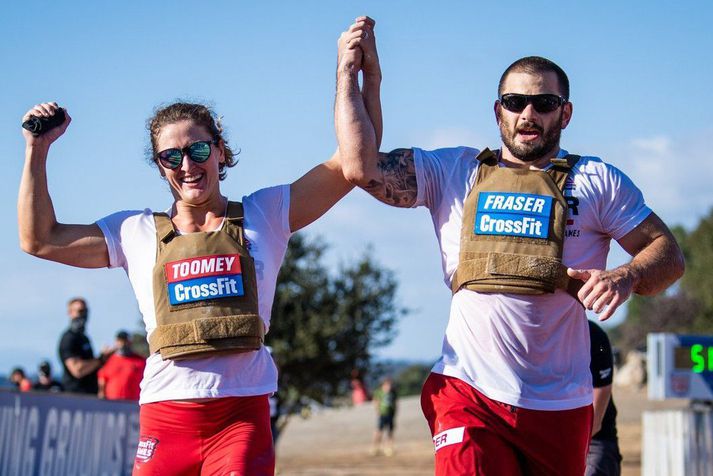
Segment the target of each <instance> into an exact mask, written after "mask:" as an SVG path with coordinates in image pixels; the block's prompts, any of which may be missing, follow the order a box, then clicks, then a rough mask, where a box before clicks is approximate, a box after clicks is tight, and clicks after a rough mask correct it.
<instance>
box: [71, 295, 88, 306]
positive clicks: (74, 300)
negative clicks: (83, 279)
mask: <svg viewBox="0 0 713 476" xmlns="http://www.w3.org/2000/svg"><path fill="white" fill-rule="evenodd" d="M75 302H81V303H82V304H84V307H87V301H86V300H85V299H84V298H81V297H73V298H72V299H70V300H69V301H68V302H67V307H69V306H71V305H72V304H74V303H75Z"/></svg>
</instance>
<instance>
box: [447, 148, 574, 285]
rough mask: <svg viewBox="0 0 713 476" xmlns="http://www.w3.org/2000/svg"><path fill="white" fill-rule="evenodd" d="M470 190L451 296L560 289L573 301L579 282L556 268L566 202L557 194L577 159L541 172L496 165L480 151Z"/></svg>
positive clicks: (559, 263) (556, 162) (555, 163)
mask: <svg viewBox="0 0 713 476" xmlns="http://www.w3.org/2000/svg"><path fill="white" fill-rule="evenodd" d="M477 160H478V161H479V162H480V165H479V167H478V175H477V178H476V181H475V184H474V186H473V188H472V189H471V191H470V193H468V196H467V197H466V200H465V203H464V204H463V225H462V228H461V238H460V254H459V258H458V267H457V268H456V272H455V275H454V276H453V280H452V283H451V289H452V291H453V293H455V292H457V291H458V290H459V289H460V288H462V287H464V288H467V289H470V290H473V291H478V292H482V293H513V294H544V293H552V292H554V291H555V289H557V288H560V289H564V290H566V291H567V292H568V293H569V294H570V295H572V296H573V297H574V298H575V299H577V291H578V290H579V289H580V288H581V286H582V284H583V283H582V282H581V281H576V280H570V279H569V277H568V276H567V267H566V266H564V265H563V264H562V248H563V244H564V232H565V225H566V220H567V201H566V200H565V198H564V195H563V194H562V191H563V189H564V185H565V180H566V179H567V176H568V175H569V172H570V170H571V169H572V167H574V165H575V164H576V163H577V161H578V160H579V156H577V155H568V156H566V157H564V158H562V159H552V160H551V162H552V167H550V168H549V169H547V170H530V169H520V168H510V167H499V166H498V157H497V156H496V155H495V154H494V153H493V152H492V151H490V150H488V149H485V150H483V151H482V152H481V153H480V154H479V155H478V157H477Z"/></svg>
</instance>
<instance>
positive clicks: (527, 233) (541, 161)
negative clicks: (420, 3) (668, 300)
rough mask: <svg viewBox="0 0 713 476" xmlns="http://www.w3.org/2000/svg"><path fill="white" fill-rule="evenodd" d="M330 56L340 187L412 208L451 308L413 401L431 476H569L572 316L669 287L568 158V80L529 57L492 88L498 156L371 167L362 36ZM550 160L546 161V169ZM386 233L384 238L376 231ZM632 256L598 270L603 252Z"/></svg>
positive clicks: (373, 150) (581, 379)
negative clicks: (439, 347)
mask: <svg viewBox="0 0 713 476" xmlns="http://www.w3.org/2000/svg"><path fill="white" fill-rule="evenodd" d="M355 31H359V32H361V35H359V37H358V39H356V40H355V39H351V40H349V41H341V42H340V51H341V54H340V60H339V62H338V70H337V97H336V103H335V115H336V127H337V137H338V140H339V149H340V156H341V159H342V162H343V164H342V165H343V170H344V173H345V176H346V178H347V179H348V180H350V181H351V182H352V183H354V184H356V185H358V186H360V187H362V188H363V189H364V190H366V191H367V192H368V193H370V194H371V195H373V196H374V197H375V198H377V199H379V200H380V201H382V202H384V203H387V204H389V205H392V206H398V207H415V206H426V207H428V209H429V210H430V212H431V216H432V219H433V223H434V228H435V231H436V235H437V238H438V241H439V245H440V247H441V253H442V258H443V271H444V275H445V281H446V284H447V285H448V286H449V288H450V289H451V290H452V292H453V298H452V304H451V310H450V318H449V322H448V326H447V329H446V335H445V339H444V342H443V353H442V357H441V359H440V360H439V361H438V362H437V363H436V365H435V366H434V368H433V371H432V373H431V375H430V376H429V378H428V380H427V381H426V383H425V385H424V388H423V393H422V398H421V401H422V407H423V411H424V414H425V416H426V419H427V420H428V424H429V426H430V429H431V432H432V434H433V440H434V444H435V448H436V465H435V466H436V474H438V475H455V474H458V475H460V474H470V475H472V474H485V475H490V474H496V475H502V474H508V475H518V474H523V473H524V472H527V474H548V475H574V474H580V475H581V474H583V473H584V469H585V458H586V453H587V445H588V442H589V439H590V434H591V433H590V431H591V422H592V420H591V419H592V406H591V404H592V385H591V376H590V374H589V368H588V367H589V358H590V357H589V353H588V344H589V341H588V339H589V335H588V329H587V323H586V322H587V320H586V316H585V309H592V310H594V311H595V312H597V313H600V314H601V315H600V317H599V319H600V320H605V319H607V318H609V317H610V316H611V315H612V314H613V313H614V311H615V310H616V309H617V307H618V306H619V305H620V304H621V303H623V302H624V301H625V300H626V299H627V298H628V297H629V295H630V294H631V293H632V292H636V293H639V294H646V295H650V294H655V293H658V292H660V291H662V290H664V289H666V287H668V286H669V285H670V284H671V283H673V282H674V281H675V280H676V279H678V278H679V277H680V276H681V274H682V273H683V268H684V264H683V257H682V254H681V251H680V249H679V248H678V245H677V244H676V242H675V240H674V238H673V236H672V234H671V232H670V231H669V230H668V228H667V227H666V225H665V224H664V223H663V222H662V221H661V220H660V219H659V218H658V217H657V216H656V215H655V214H654V213H652V212H651V210H650V209H649V208H648V207H647V206H646V205H645V204H644V201H643V197H642V195H641V192H640V191H639V190H638V189H637V188H636V187H635V186H634V185H633V183H631V181H630V180H629V179H628V177H626V175H624V174H623V173H622V172H620V171H619V170H617V169H616V168H614V167H612V166H610V165H608V164H605V163H604V162H602V161H601V160H600V159H598V158H595V157H581V158H580V157H577V156H570V155H569V154H568V153H567V151H565V150H563V149H561V148H560V134H561V131H562V130H563V129H565V128H566V127H567V125H568V124H569V122H570V119H571V118H572V103H571V102H570V101H569V80H568V79H567V75H566V74H565V73H564V71H562V69H561V68H560V67H559V66H557V65H556V64H554V63H553V62H551V61H549V60H546V59H544V58H539V57H528V58H523V59H521V60H518V61H516V62H515V63H513V64H512V65H511V66H510V67H509V68H507V70H506V71H505V72H504V73H503V75H502V77H501V79H500V83H499V87H498V97H497V100H496V101H495V105H494V112H495V119H496V123H497V125H498V127H499V129H500V135H501V138H502V146H501V147H500V149H499V150H496V151H493V152H491V151H489V150H487V149H484V150H482V151H481V150H477V149H473V148H468V147H458V148H452V149H441V150H437V151H424V150H421V149H418V148H412V149H396V150H394V151H392V152H391V153H388V154H384V153H379V152H378V151H377V146H376V138H375V134H374V132H373V128H372V125H371V123H370V122H369V117H368V115H367V114H366V111H365V107H364V104H363V102H362V100H361V98H360V95H359V94H358V93H359V84H358V73H359V71H361V72H362V74H363V76H364V81H365V82H366V81H367V80H369V81H372V82H374V81H377V80H378V79H379V78H380V67H379V62H378V55H377V52H376V46H375V41H374V31H373V23H370V22H369V21H366V20H362V21H357V23H355V24H354V25H352V26H351V27H350V29H349V30H348V32H346V33H345V34H343V35H344V36H343V37H345V36H346V35H347V34H348V35H353V33H354V32H355ZM553 159H559V160H553ZM384 232H386V231H384ZM612 238H613V239H615V240H617V242H619V244H621V246H622V247H623V248H624V249H625V250H626V251H627V252H629V253H630V254H631V255H632V259H631V261H630V262H629V263H627V264H625V265H622V266H620V267H617V268H615V269H612V270H605V265H606V255H607V252H608V249H609V242H610V240H611V239H612Z"/></svg>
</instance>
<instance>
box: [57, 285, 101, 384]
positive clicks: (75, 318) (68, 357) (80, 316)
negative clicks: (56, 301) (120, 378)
mask: <svg viewBox="0 0 713 476" xmlns="http://www.w3.org/2000/svg"><path fill="white" fill-rule="evenodd" d="M67 315H68V316H69V327H68V328H67V330H65V331H64V333H63V334H62V337H61V338H60V340H59V351H58V352H59V360H60V361H61V362H62V366H63V367H64V374H63V375H62V385H63V386H64V390H65V391H66V392H70V393H84V394H90V395H96V394H97V391H98V390H99V387H98V385H97V372H98V371H99V368H100V367H101V366H102V365H104V362H106V359H108V358H109V355H111V351H109V350H104V351H102V353H101V354H100V355H99V357H94V349H92V343H91V341H90V340H89V337H88V336H87V334H86V329H87V321H88V320H89V308H88V307H87V301H86V300H85V299H84V298H81V297H75V298H72V299H70V300H69V302H68V303H67Z"/></svg>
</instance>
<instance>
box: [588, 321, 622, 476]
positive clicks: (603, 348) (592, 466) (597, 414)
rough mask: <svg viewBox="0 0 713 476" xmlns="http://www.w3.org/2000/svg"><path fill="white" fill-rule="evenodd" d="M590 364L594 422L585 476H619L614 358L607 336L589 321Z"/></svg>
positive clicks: (619, 458) (619, 456)
mask: <svg viewBox="0 0 713 476" xmlns="http://www.w3.org/2000/svg"><path fill="white" fill-rule="evenodd" d="M589 340H590V349H591V353H592V360H591V363H590V365H589V368H590V370H591V371H592V384H593V385H594V422H593V425H592V441H591V442H590V443H589V454H588V455H587V470H586V472H585V476H619V475H620V474H621V453H619V440H618V438H617V434H616V407H615V406H614V400H613V399H612V397H611V390H612V379H613V373H614V363H613V362H614V358H613V354H612V349H611V344H610V343H609V338H608V337H607V334H606V332H604V330H603V329H602V328H601V327H599V326H598V325H597V324H595V323H594V322H592V321H589Z"/></svg>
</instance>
